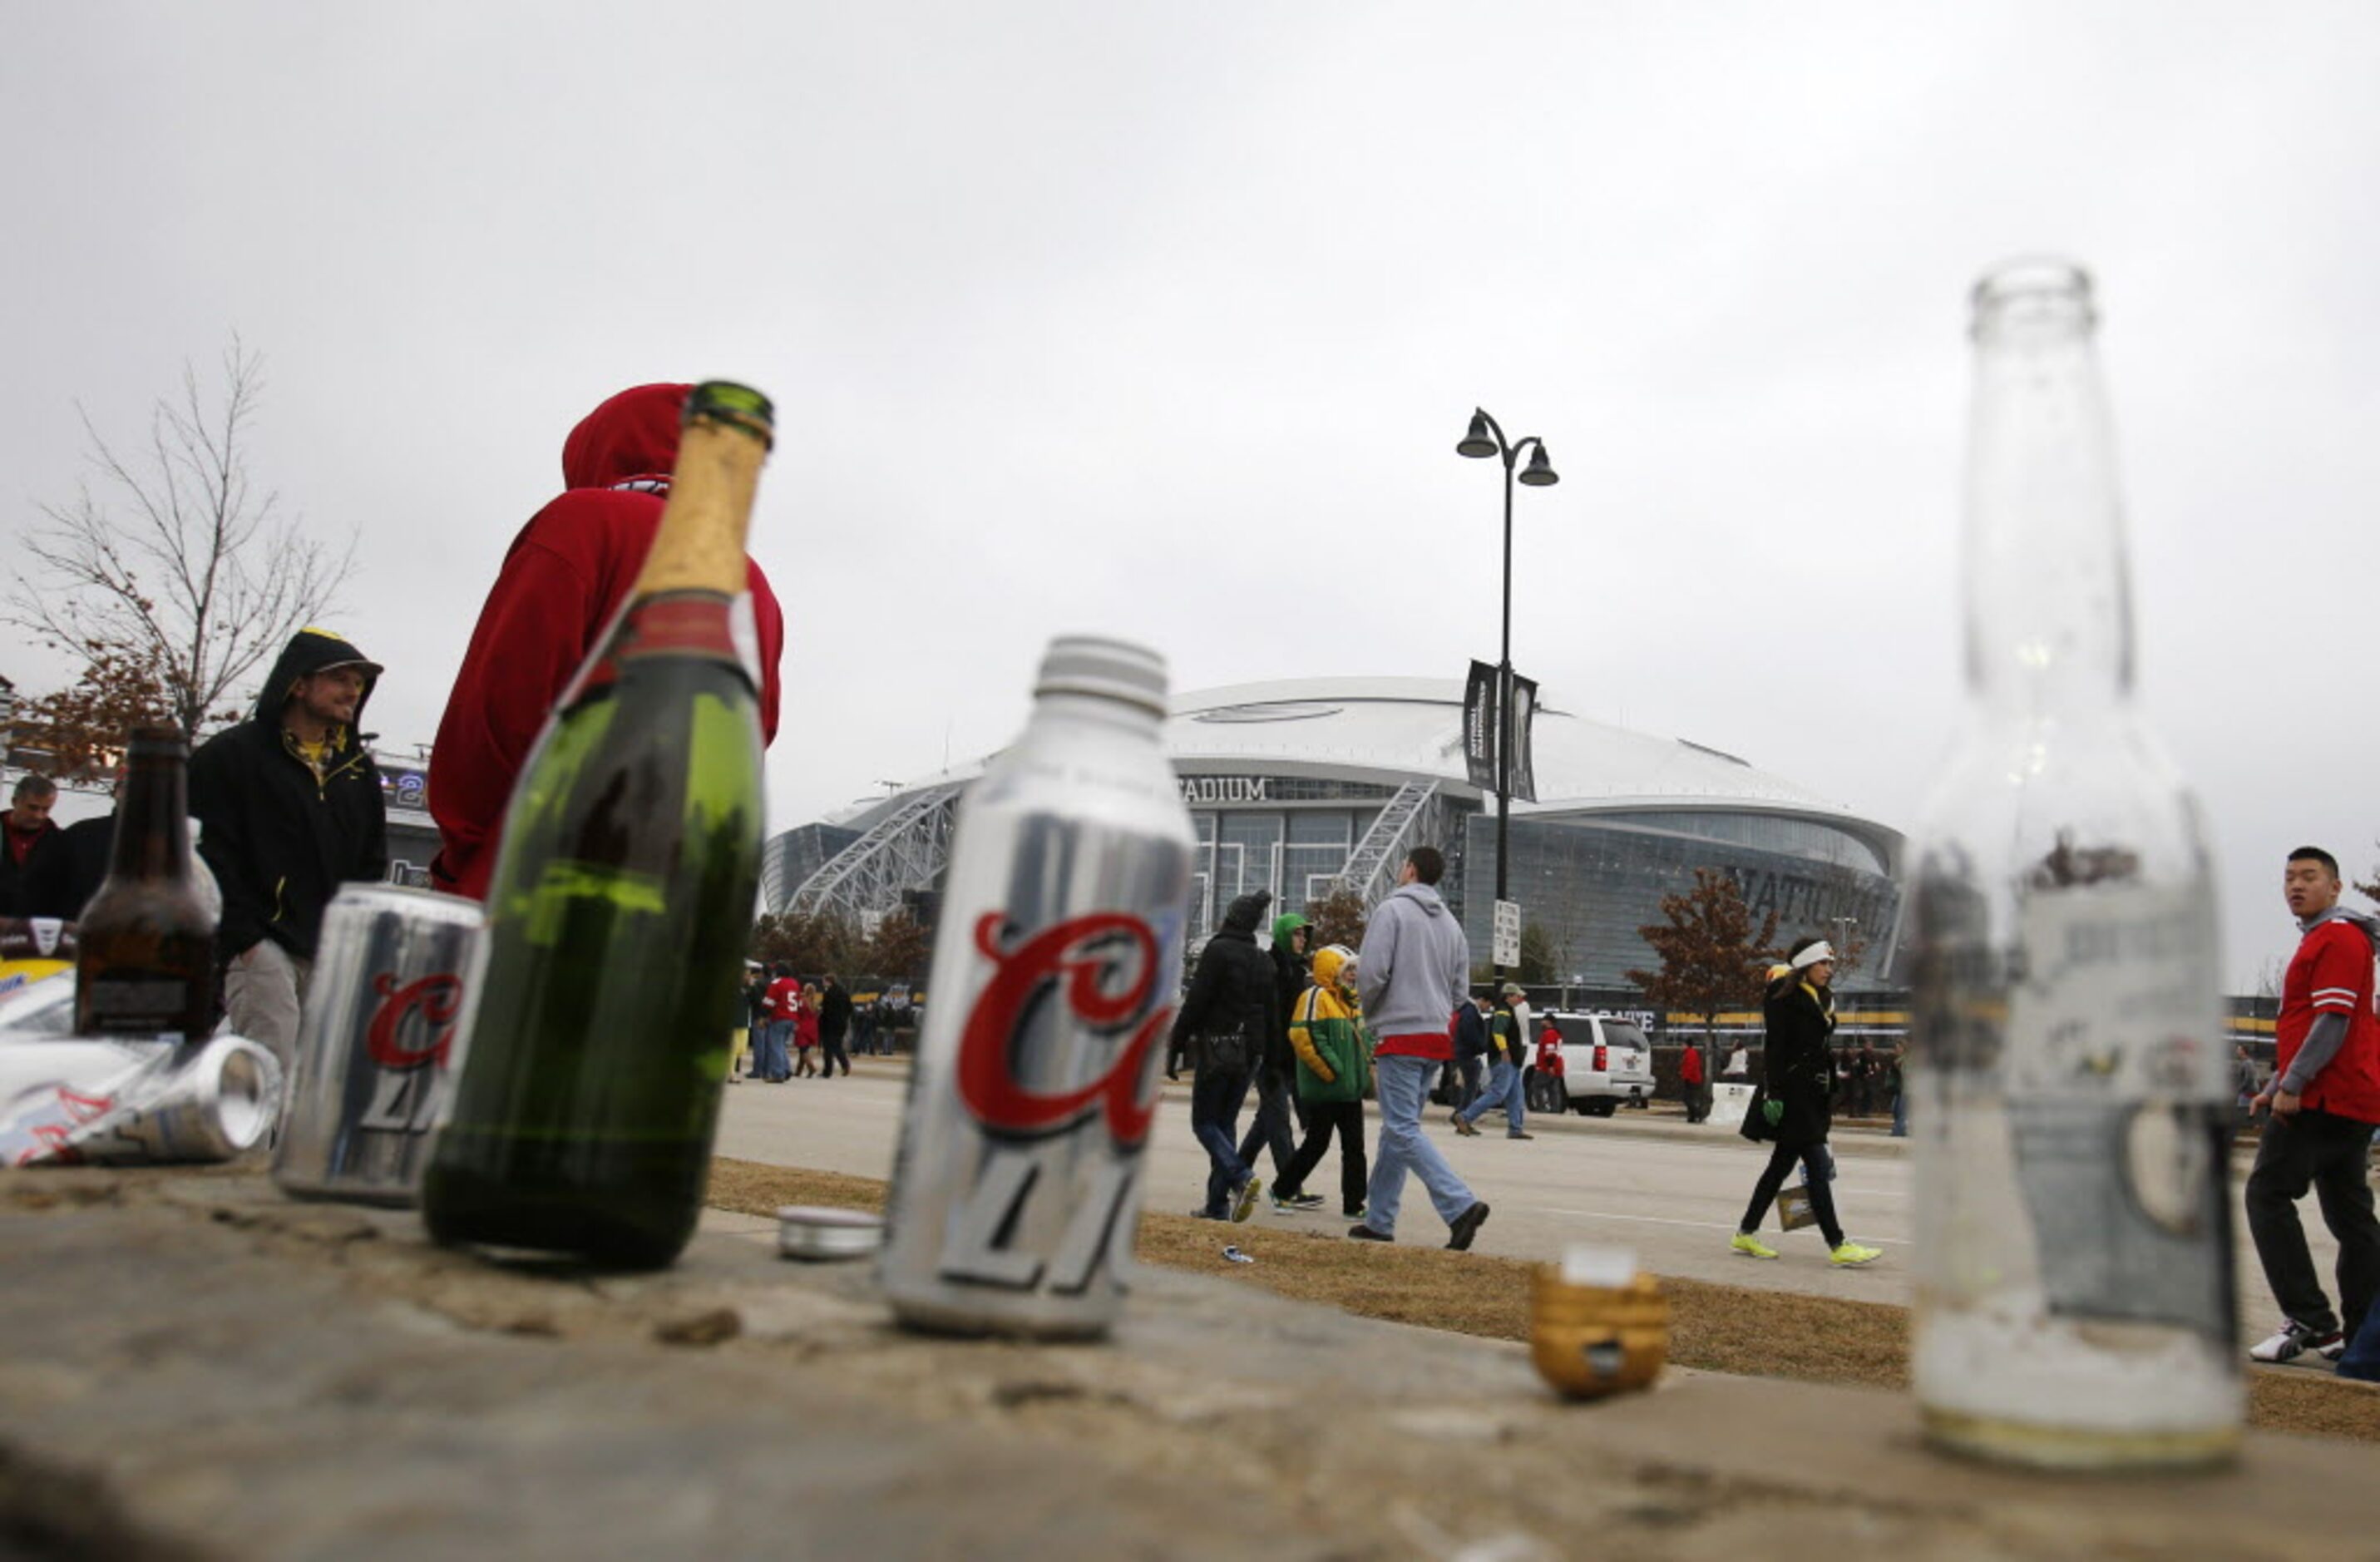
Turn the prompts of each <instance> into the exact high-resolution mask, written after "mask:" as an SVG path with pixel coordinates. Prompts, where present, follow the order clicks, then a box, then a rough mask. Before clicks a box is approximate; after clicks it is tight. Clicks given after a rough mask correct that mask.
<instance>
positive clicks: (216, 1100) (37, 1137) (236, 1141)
mask: <svg viewBox="0 0 2380 1562" xmlns="http://www.w3.org/2000/svg"><path fill="white" fill-rule="evenodd" d="M280 1105H281V1064H280V1062H279V1060H278V1059H276V1058H275V1057H274V1056H273V1054H272V1053H271V1052H270V1051H269V1050H267V1049H266V1048H263V1047H261V1046H259V1045H257V1044H256V1043H254V1042H251V1041H249V1040H248V1039H247V1038H246V1037H244V1036H217V1037H214V1038H213V1039H212V1040H209V1041H203V1042H195V1043H172V1042H131V1041H103V1040H96V1039H90V1038H83V1037H66V1038H56V1037H52V1036H47V1035H38V1034H36V1035H28V1034H26V1033H24V1032H22V1031H8V1032H0V1165H5V1166H29V1165H167V1164H171V1163H176V1162H188V1161H228V1160H230V1159H232V1158H233V1157H234V1156H236V1155H238V1154H240V1153H243V1152H246V1151H248V1150H251V1149H254V1148H255V1147H256V1146H257V1145H258V1144H260V1143H261V1142H262V1141H263V1139H264V1135H265V1132H266V1130H267V1129H270V1128H271V1127H272V1126H273V1117H274V1114H275V1113H276V1112H277V1111H278V1110H279V1109H280Z"/></svg>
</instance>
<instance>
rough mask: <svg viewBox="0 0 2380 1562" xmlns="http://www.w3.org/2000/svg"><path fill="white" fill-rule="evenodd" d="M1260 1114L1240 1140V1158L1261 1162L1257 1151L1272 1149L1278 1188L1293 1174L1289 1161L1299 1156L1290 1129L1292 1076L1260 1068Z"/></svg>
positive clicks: (1258, 1084)
mask: <svg viewBox="0 0 2380 1562" xmlns="http://www.w3.org/2000/svg"><path fill="white" fill-rule="evenodd" d="M1256 1084H1257V1115H1256V1117H1255V1118H1254V1119H1253V1120H1252V1121H1251V1122H1250V1123H1249V1124H1248V1131H1247V1134H1246V1136H1245V1138H1243V1139H1242V1140H1241V1141H1240V1144H1239V1154H1240V1160H1241V1161H1242V1162H1243V1163H1244V1164H1245V1165H1250V1166H1253V1165H1256V1164H1257V1152H1258V1151H1259V1150H1270V1151H1271V1152H1272V1180H1273V1187H1274V1188H1275V1189H1276V1190H1278V1189H1279V1188H1280V1186H1281V1178H1285V1177H1287V1176H1288V1175H1289V1164H1290V1163H1291V1162H1292V1161H1293V1160H1295V1159H1297V1140H1296V1138H1295V1136H1293V1134H1292V1133H1291V1132H1290V1129H1289V1121H1290V1106H1289V1102H1290V1091H1291V1089H1292V1086H1291V1083H1290V1081H1289V1080H1286V1079H1284V1078H1282V1077H1281V1076H1280V1075H1278V1074H1275V1073H1274V1072H1273V1071H1272V1070H1271V1069H1269V1068H1258V1069H1257V1080H1256Z"/></svg>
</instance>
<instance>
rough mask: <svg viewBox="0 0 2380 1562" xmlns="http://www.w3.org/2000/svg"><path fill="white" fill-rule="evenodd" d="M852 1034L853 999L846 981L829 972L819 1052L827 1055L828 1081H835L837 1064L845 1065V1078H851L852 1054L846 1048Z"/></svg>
mask: <svg viewBox="0 0 2380 1562" xmlns="http://www.w3.org/2000/svg"><path fill="white" fill-rule="evenodd" d="M850 1031H851V995H850V994H849V993H847V992H845V991H844V985H843V978H842V977H840V976H837V975H835V974H834V973H833V972H832V971H829V972H828V973H827V978H826V991H825V992H824V993H823V994H821V995H820V997H819V1049H820V1051H821V1052H823V1053H824V1054H825V1055H826V1063H825V1068H826V1073H825V1077H826V1078H827V1079H830V1080H832V1079H833V1078H834V1066H835V1065H836V1064H837V1063H840V1064H842V1065H843V1072H844V1078H845V1079H848V1078H850V1077H851V1054H850V1053H849V1052H847V1051H845V1050H844V1044H843V1039H844V1036H845V1035H847V1034H848V1033H849V1032H850Z"/></svg>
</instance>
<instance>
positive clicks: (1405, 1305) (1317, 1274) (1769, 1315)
mask: <svg viewBox="0 0 2380 1562" xmlns="http://www.w3.org/2000/svg"><path fill="white" fill-rule="evenodd" d="M710 1203H711V1204H713V1205H715V1206H716V1207H718V1208H720V1209H725V1210H737V1211H741V1212H743V1213H745V1214H759V1215H768V1214H775V1213H776V1211H777V1209H778V1207H779V1206H781V1205H784V1204H828V1205H833V1206H837V1207H840V1208H845V1209H865V1210H880V1209H882V1208H883V1205H884V1184H883V1183H882V1182H880V1181H878V1180H876V1179H874V1178H860V1177H845V1176H843V1175H841V1174H839V1173H834V1172H810V1171H797V1170H793V1169H790V1168H787V1167H783V1166H768V1165H759V1164H757V1163H755V1162H751V1161H735V1160H728V1159H724V1158H721V1159H718V1160H715V1161H713V1162H712V1164H711V1174H710ZM1344 1224H1345V1223H1344V1222H1342V1221H1341V1220H1339V1219H1338V1218H1337V1217H1336V1216H1332V1217H1330V1218H1328V1219H1326V1218H1323V1217H1321V1216H1318V1215H1306V1216H1303V1217H1301V1218H1299V1219H1298V1220H1297V1221H1296V1222H1295V1223H1293V1224H1292V1223H1288V1222H1281V1221H1276V1220H1274V1219H1273V1218H1272V1217H1271V1216H1270V1215H1269V1214H1265V1215H1260V1216H1259V1217H1258V1218H1257V1219H1255V1220H1251V1221H1249V1222H1247V1223H1246V1224H1245V1225H1242V1226H1219V1225H1217V1224H1216V1223H1214V1222H1212V1221H1204V1220H1193V1219H1191V1218H1190V1217H1188V1216H1186V1215H1172V1214H1158V1213H1156V1212H1154V1211H1151V1212H1149V1213H1147V1214H1143V1215H1142V1216H1141V1221H1140V1243H1139V1248H1138V1251H1139V1255H1140V1260H1141V1262H1142V1263H1150V1264H1160V1265H1162V1266H1164V1267H1166V1268H1169V1269H1183V1270H1191V1271H1195V1272H1196V1273H1198V1274H1202V1275H1220V1276H1221V1277H1222V1278H1224V1279H1227V1280H1232V1281H1235V1282H1237V1283H1239V1284H1241V1285H1249V1286H1257V1287H1262V1288H1264V1289H1266V1290H1269V1291H1274V1292H1277V1293H1279V1294H1280V1295H1282V1296H1287V1297H1294V1298H1296V1299H1298V1300H1302V1301H1317V1302H1321V1303H1323V1304H1325V1305H1326V1306H1330V1307H1336V1308H1340V1309H1342V1310H1343V1311H1345V1312H1353V1313H1357V1314H1360V1315H1362V1316H1364V1317H1369V1318H1384V1319H1388V1320H1390V1322H1393V1323H1400V1324H1420V1325H1422V1326H1423V1327H1426V1328H1433V1329H1451V1330H1452V1331H1454V1332H1455V1333H1458V1334H1468V1335H1479V1336H1484V1337H1486V1338H1488V1339H1506V1340H1522V1339H1525V1338H1527V1337H1528V1312H1529V1271H1530V1269H1531V1267H1532V1265H1530V1264H1528V1263H1523V1262H1520V1261H1518V1260H1514V1259H1506V1258H1490V1257H1488V1256H1487V1255H1485V1254H1474V1253H1452V1252H1448V1251H1445V1250H1444V1249H1442V1248H1425V1247H1407V1246H1403V1245H1400V1246H1396V1247H1382V1246H1379V1245H1378V1244H1374V1243H1368V1242H1366V1243H1356V1242H1350V1241H1347V1240H1346V1239H1344V1235H1343V1226H1344ZM1227 1243H1228V1244H1233V1245H1235V1246H1237V1247H1238V1248H1239V1250H1240V1251H1242V1252H1244V1253H1246V1254H1248V1255H1250V1256H1251V1257H1253V1258H1255V1260H1256V1261H1257V1262H1256V1263H1231V1262H1229V1261H1228V1260H1226V1259H1225V1258H1224V1257H1223V1256H1222V1250H1223V1248H1224V1246H1225V1245H1226V1244H1227ZM1661 1288H1662V1290H1663V1292H1664V1293H1665V1294H1666V1295H1667V1296H1668V1297H1669V1299H1670V1361H1674V1362H1676V1363H1678V1364H1679V1365H1680V1366H1684V1367H1699V1368H1704V1369H1706V1370H1708V1371H1711V1372H1720V1373H1741V1374H1743V1375H1746V1376H1755V1377H1780V1378H1799V1379H1803V1380H1804V1381H1807V1382H1811V1383H1843V1384H1857V1385H1865V1386H1869V1387H1875V1388H1900V1387H1905V1386H1906V1385H1907V1384H1908V1382H1909V1313H1908V1310H1907V1309H1905V1308H1900V1307H1891V1306H1886V1305H1883V1304H1881V1303H1876V1302H1861V1301H1842V1300H1835V1299H1832V1298H1828V1297H1811V1296H1796V1295H1792V1294H1791V1293H1788V1292H1779V1291H1767V1290H1751V1289H1746V1288H1744V1287H1737V1286H1717V1285H1710V1284H1707V1283H1705V1282H1701V1281H1695V1280H1682V1279H1667V1278H1665V1279H1663V1281H1662V1282H1661ZM2248 1422H2249V1424H2250V1425H2252V1426H2254V1427H2257V1428H2259V1429H2261V1430H2264V1431H2268V1432H2295V1433H2304V1434H2312V1435H2315V1436H2322V1437H2338V1438H2346V1439H2349V1440H2350V1441H2355V1442H2364V1443H2380V1387H2375V1386H2374V1385H2365V1384H2360V1383H2351V1382H2344V1381H2341V1380H2340V1379H2338V1378H2335V1377H2332V1376H2330V1375H2329V1374H2328V1373H2323V1372H2319V1371H2315V1370H2312V1369H2305V1368H2276V1369H2272V1370H2266V1371H2256V1372H2253V1373H2250V1375H2249V1380H2248Z"/></svg>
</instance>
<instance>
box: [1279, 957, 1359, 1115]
mask: <svg viewBox="0 0 2380 1562" xmlns="http://www.w3.org/2000/svg"><path fill="white" fill-rule="evenodd" d="M1350 958H1353V957H1352V956H1351V955H1350V954H1349V952H1348V950H1347V949H1346V948H1344V947H1343V946H1340V945H1337V944H1333V945H1331V946H1330V947H1329V948H1327V949H1323V950H1320V951H1318V952H1317V953H1316V955H1315V957H1314V980H1313V982H1311V983H1310V984H1309V985H1308V986H1307V987H1306V989H1305V992H1303V993H1301V994H1299V995H1298V998H1297V1007H1296V1008H1295V1009H1293V1010H1292V1011H1291V1014H1290V1022H1289V1044H1290V1046H1291V1047H1292V1048H1293V1049H1294V1050H1295V1051H1296V1053H1297V1093H1298V1096H1299V1098H1300V1099H1301V1100H1305V1101H1361V1100H1363V1099H1364V1087H1365V1086H1366V1085H1367V1084H1369V1083H1370V1082H1371V1077H1372V1044H1371V1043H1370V1041H1369V1040H1367V1039H1366V1037H1365V1035H1364V1019H1363V1016H1362V1015H1361V1014H1359V1013H1358V1012H1357V1010H1356V1007H1355V1000H1354V996H1353V995H1350V994H1349V993H1347V992H1346V991H1345V990H1343V989H1342V987H1341V986H1340V985H1339V974H1340V970H1341V968H1342V967H1343V966H1344V965H1346V963H1347V961H1348V960H1349V959H1350Z"/></svg>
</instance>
